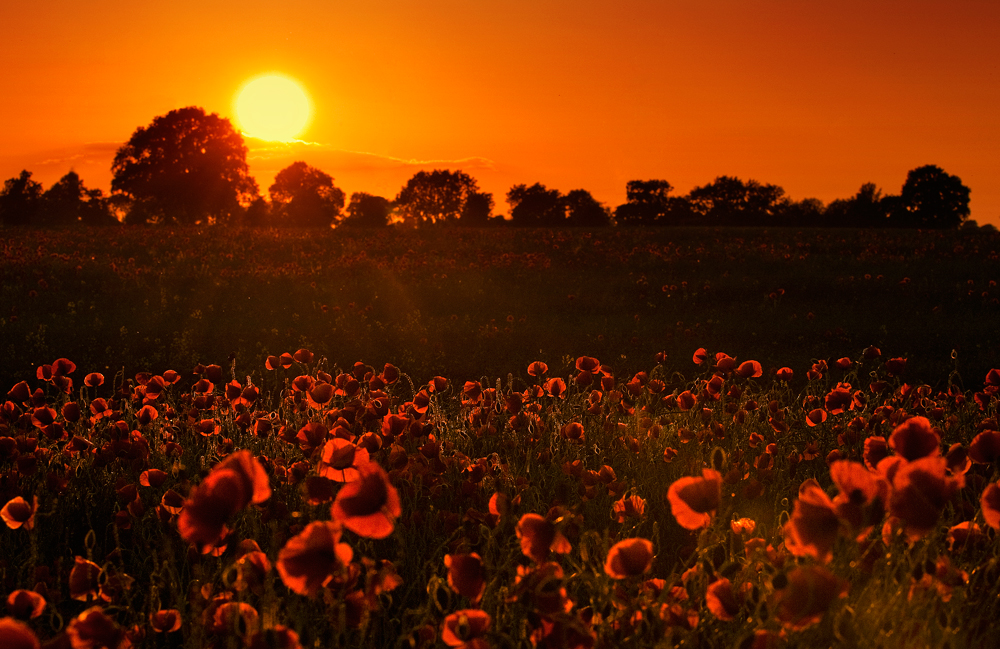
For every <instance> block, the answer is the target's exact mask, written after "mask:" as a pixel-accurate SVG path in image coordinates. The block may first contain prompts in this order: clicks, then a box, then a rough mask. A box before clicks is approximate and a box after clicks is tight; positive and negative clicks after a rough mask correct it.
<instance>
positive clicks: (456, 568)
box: [444, 552, 486, 604]
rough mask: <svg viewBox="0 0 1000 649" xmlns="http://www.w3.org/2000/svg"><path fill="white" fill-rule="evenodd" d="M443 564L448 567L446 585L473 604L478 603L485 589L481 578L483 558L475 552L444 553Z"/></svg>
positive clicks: (484, 582) (484, 581)
mask: <svg viewBox="0 0 1000 649" xmlns="http://www.w3.org/2000/svg"><path fill="white" fill-rule="evenodd" d="M444 565H445V567H446V568H448V585H449V586H451V589H452V590H453V591H455V592H456V593H458V594H459V595H464V596H466V597H468V598H469V600H470V601H471V602H472V603H473V604H478V603H479V600H480V599H482V597H483V592H485V591H486V580H485V579H484V578H483V560H482V557H480V556H479V555H478V554H476V553H475V552H471V553H469V554H455V555H451V554H446V555H444Z"/></svg>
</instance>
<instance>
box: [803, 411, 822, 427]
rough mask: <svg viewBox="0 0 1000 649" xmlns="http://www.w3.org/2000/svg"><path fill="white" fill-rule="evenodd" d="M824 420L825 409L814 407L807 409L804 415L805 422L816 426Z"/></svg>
mask: <svg viewBox="0 0 1000 649" xmlns="http://www.w3.org/2000/svg"><path fill="white" fill-rule="evenodd" d="M824 421H826V411H825V410H823V409H822V408H814V409H812V410H810V411H809V414H807V415H806V424H808V425H809V426H810V427H811V426H818V425H820V424H822V423H823V422H824Z"/></svg>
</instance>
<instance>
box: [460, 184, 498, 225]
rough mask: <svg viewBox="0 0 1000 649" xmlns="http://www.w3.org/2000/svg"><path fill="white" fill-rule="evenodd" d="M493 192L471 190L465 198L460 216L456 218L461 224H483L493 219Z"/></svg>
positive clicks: (487, 223)
mask: <svg viewBox="0 0 1000 649" xmlns="http://www.w3.org/2000/svg"><path fill="white" fill-rule="evenodd" d="M493 207H494V203H493V194H491V193H489V192H472V193H471V194H469V196H468V197H467V198H466V199H465V206H464V207H463V208H462V216H461V218H460V219H459V220H458V222H459V223H461V224H462V225H468V226H484V225H489V224H490V219H493V218H494V217H493Z"/></svg>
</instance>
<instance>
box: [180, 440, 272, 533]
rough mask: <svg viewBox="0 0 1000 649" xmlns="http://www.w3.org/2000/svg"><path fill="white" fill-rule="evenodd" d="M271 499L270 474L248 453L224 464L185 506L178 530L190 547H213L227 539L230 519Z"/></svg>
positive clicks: (205, 480) (244, 452) (241, 453)
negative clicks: (225, 537)
mask: <svg viewBox="0 0 1000 649" xmlns="http://www.w3.org/2000/svg"><path fill="white" fill-rule="evenodd" d="M270 497H271V487H270V485H269V484H268V478H267V472H266V471H265V470H264V467H263V466H262V465H261V464H260V462H258V461H257V459H256V458H254V456H253V455H252V454H251V453H250V451H248V450H242V451H237V452H235V453H233V454H232V455H230V456H229V457H227V458H226V459H225V460H223V461H222V462H220V463H219V464H218V465H216V466H215V468H213V469H212V471H211V473H209V474H208V476H207V477H206V478H205V479H204V480H203V481H202V482H201V484H200V485H198V486H197V487H195V488H194V489H192V490H191V494H190V496H189V497H188V499H187V500H186V501H185V503H184V509H183V510H182V511H181V515H180V518H179V519H178V520H177V529H178V531H180V534H181V538H183V539H184V540H185V541H187V542H189V543H198V544H203V545H212V544H214V543H215V542H216V541H218V540H219V539H221V538H222V537H223V536H224V535H225V524H226V522H227V521H228V520H229V518H230V516H232V515H234V514H235V513H236V512H238V511H239V510H241V509H243V508H244V507H246V506H247V505H249V504H250V503H254V504H259V503H262V502H264V501H265V500H267V499H268V498H270Z"/></svg>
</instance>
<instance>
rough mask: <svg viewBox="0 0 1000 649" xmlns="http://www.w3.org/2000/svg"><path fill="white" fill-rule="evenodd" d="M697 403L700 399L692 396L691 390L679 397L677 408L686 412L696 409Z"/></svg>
mask: <svg viewBox="0 0 1000 649" xmlns="http://www.w3.org/2000/svg"><path fill="white" fill-rule="evenodd" d="M697 402H698V399H697V398H696V397H695V396H694V395H693V394H691V391H690V390H685V391H684V392H681V393H680V394H678V395H677V407H678V408H680V409H681V410H683V411H685V412H686V411H688V410H690V409H691V408H694V404H696V403H697Z"/></svg>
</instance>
